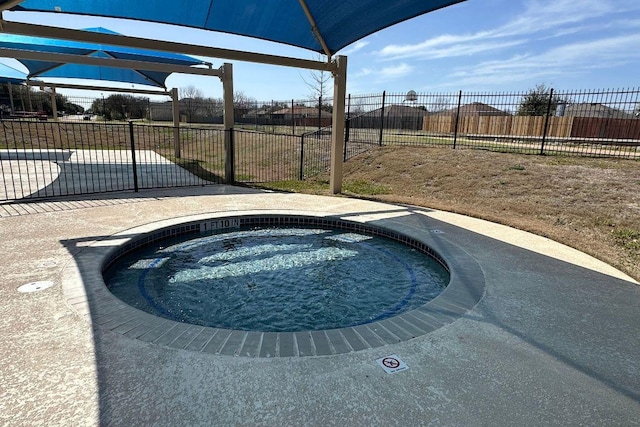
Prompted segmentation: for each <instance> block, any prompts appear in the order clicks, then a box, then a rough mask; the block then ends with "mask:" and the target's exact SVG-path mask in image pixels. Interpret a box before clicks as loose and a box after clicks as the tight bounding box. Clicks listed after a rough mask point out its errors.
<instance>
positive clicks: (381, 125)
mask: <svg viewBox="0 0 640 427" xmlns="http://www.w3.org/2000/svg"><path fill="white" fill-rule="evenodd" d="M386 97H387V91H386V90H385V91H382V108H380V137H379V138H378V145H379V146H380V147H382V133H383V132H384V101H385V99H386Z"/></svg>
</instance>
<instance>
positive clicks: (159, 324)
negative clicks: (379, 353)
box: [63, 211, 485, 357]
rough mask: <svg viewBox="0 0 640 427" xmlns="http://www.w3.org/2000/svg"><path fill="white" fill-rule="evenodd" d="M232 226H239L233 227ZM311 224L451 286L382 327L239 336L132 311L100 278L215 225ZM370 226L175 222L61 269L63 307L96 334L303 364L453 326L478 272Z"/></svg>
mask: <svg viewBox="0 0 640 427" xmlns="http://www.w3.org/2000/svg"><path fill="white" fill-rule="evenodd" d="M235 220H238V221H237V222H236V221H235ZM225 221H227V222H229V221H230V224H232V225H233V224H236V223H239V224H240V225H241V226H244V225H257V226H268V225H314V226H327V227H335V228H341V229H345V230H347V231H358V232H363V233H367V234H377V235H380V236H384V237H388V238H391V239H394V240H397V241H400V242H402V243H404V244H407V245H409V246H411V247H413V248H415V249H417V250H420V251H422V252H424V253H427V254H429V255H431V256H432V257H433V258H435V259H436V260H437V261H439V262H440V263H441V264H442V265H443V266H445V268H447V270H448V271H449V273H450V282H449V285H448V286H447V287H446V289H445V290H444V291H443V292H442V293H441V294H440V295H439V296H437V297H436V298H434V299H433V300H431V301H429V302H427V303H426V304H424V305H423V306H421V307H419V308H417V309H414V310H411V311H407V312H404V313H401V314H399V315H396V316H394V317H390V318H387V319H384V320H381V321H376V322H372V323H368V324H362V325H358V326H352V327H345V328H339V329H330V330H319V331H305V332H255V331H240V330H230V329H222V328H213V327H207V326H200V325H193V324H188V323H180V322H176V321H173V320H170V319H165V318H162V317H158V316H155V315H152V314H150V313H147V312H144V311H142V310H139V309H136V308H134V307H132V306H130V305H128V304H126V303H124V302H123V301H121V300H120V299H118V298H117V297H115V296H114V295H113V294H112V293H111V292H110V291H109V290H108V289H107V287H106V285H105V283H104V279H103V277H102V272H103V271H104V270H105V268H107V267H108V265H109V264H110V263H112V262H113V261H114V260H115V259H117V258H118V257H120V256H122V255H123V254H125V253H127V252H129V251H131V250H134V249H136V248H138V247H140V246H143V245H145V244H149V243H151V242H153V241H157V240H159V239H163V238H168V237H171V236H176V235H179V234H185V233H190V232H197V231H201V230H207V229H210V228H212V227H213V228H216V227H218V226H219V224H222V226H223V227H224V226H225ZM375 222H376V224H375V225H372V224H369V223H367V222H366V221H364V220H361V221H358V220H357V219H356V220H353V219H350V220H346V219H342V218H340V215H335V214H331V215H329V214H327V215H321V214H318V213H312V214H309V213H306V212H300V213H292V212H290V211H287V212H286V213H285V212H279V211H251V212H245V213H239V212H234V213H232V214H230V213H224V212H218V213H215V214H213V213H212V214H202V215H193V216H187V217H178V218H172V219H168V220H164V221H159V222H155V223H151V224H147V225H143V226H139V227H135V228H132V229H129V230H125V231H122V232H120V233H117V234H115V235H112V236H109V237H106V238H104V239H100V240H96V241H93V242H89V243H88V244H87V245H86V246H85V248H83V249H82V250H81V251H80V252H79V253H78V254H77V255H76V264H75V265H71V264H70V265H69V266H67V267H66V268H65V270H64V272H63V274H64V280H63V284H64V285H63V286H64V293H65V296H66V298H67V301H68V303H69V304H70V305H71V306H72V307H73V309H74V310H75V311H76V312H78V313H79V314H81V315H83V316H85V317H86V319H87V320H88V321H90V322H93V326H94V328H100V329H102V330H108V331H112V332H114V333H117V334H120V335H123V336H126V337H128V338H131V339H136V340H140V341H144V342H149V343H153V344H156V345H161V346H167V347H170V348H176V349H184V350H190V351H197V352H202V353H209V354H219V355H228V356H243V357H304V356H329V355H335V354H344V353H350V352H354V351H359V350H364V349H368V348H376V347H382V346H385V345H389V344H397V343H399V342H403V341H407V340H410V339H413V338H416V337H419V336H422V335H425V334H428V333H430V332H432V331H434V330H436V329H439V328H441V327H443V326H445V325H447V324H450V323H452V322H454V321H455V320H456V319H458V318H460V317H461V316H462V315H464V314H465V313H466V312H467V311H469V310H470V309H472V308H473V307H474V306H475V305H476V304H477V303H478V302H479V301H480V300H481V299H482V296H483V295H484V290H485V279H484V274H483V273H482V269H481V267H480V265H479V264H478V263H477V262H476V261H475V260H474V259H473V258H472V257H471V256H470V255H469V254H467V253H466V252H465V251H464V250H463V249H462V248H461V247H460V246H458V245H457V244H455V243H453V242H450V241H449V240H447V239H446V238H443V236H442V233H441V232H440V231H439V230H436V229H424V230H416V229H415V228H413V227H410V226H408V225H407V224H404V223H403V220H402V218H401V217H400V218H393V219H382V220H377V221H375Z"/></svg>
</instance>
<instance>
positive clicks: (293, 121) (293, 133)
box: [291, 99, 296, 135]
mask: <svg viewBox="0 0 640 427" xmlns="http://www.w3.org/2000/svg"><path fill="white" fill-rule="evenodd" d="M295 112H296V109H295V104H294V103H293V99H292V100H291V135H295V134H296V117H295V116H296V114H295Z"/></svg>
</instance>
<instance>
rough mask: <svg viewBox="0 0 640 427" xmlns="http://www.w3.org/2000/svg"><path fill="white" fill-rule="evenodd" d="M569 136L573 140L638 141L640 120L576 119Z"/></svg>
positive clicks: (639, 137)
mask: <svg viewBox="0 0 640 427" xmlns="http://www.w3.org/2000/svg"><path fill="white" fill-rule="evenodd" d="M571 136H572V137H573V138H598V139H640V120H639V119H602V118H598V117H576V118H575V119H574V122H573V127H572V129H571Z"/></svg>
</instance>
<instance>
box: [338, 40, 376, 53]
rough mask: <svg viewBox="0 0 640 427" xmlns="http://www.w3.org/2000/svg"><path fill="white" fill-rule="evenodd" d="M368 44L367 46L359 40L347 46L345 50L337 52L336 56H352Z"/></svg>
mask: <svg viewBox="0 0 640 427" xmlns="http://www.w3.org/2000/svg"><path fill="white" fill-rule="evenodd" d="M368 44H369V42H368V41H365V40H360V41H358V42H355V43H354V44H352V45H350V46H347V47H346V48H345V49H342V50H341V51H340V52H338V54H339V55H345V56H349V55H353V54H354V53H356V52H357V51H359V50H362V49H363V48H364V47H366V46H367V45H368Z"/></svg>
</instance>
